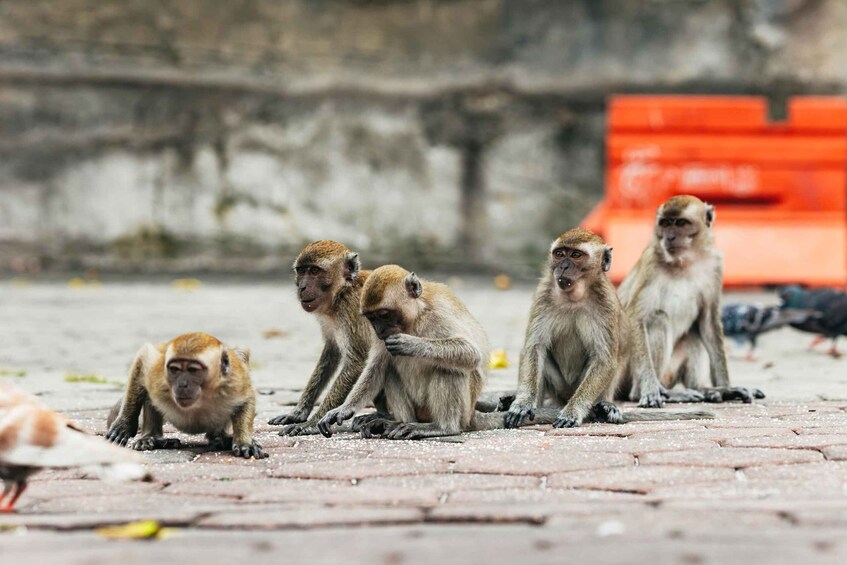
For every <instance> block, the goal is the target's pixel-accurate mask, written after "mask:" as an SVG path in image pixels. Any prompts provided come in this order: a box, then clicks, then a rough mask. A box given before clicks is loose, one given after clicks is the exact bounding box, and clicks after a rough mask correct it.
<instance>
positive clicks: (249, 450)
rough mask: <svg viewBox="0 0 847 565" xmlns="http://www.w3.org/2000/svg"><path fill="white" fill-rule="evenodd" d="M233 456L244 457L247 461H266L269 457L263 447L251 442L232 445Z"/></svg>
mask: <svg viewBox="0 0 847 565" xmlns="http://www.w3.org/2000/svg"><path fill="white" fill-rule="evenodd" d="M232 454H233V455H234V456H236V457H243V458H245V459H250V458H251V457H252V458H253V459H264V458H266V457H267V456H268V454H267V453H265V452H264V450H262V446H261V445H259V444H258V443H256V442H255V441H251V442H250V443H235V442H233V443H232Z"/></svg>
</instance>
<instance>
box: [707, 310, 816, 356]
mask: <svg viewBox="0 0 847 565" xmlns="http://www.w3.org/2000/svg"><path fill="white" fill-rule="evenodd" d="M819 316H820V313H818V312H816V311H815V310H812V309H802V308H782V307H780V306H764V305H762V304H726V305H724V307H723V308H722V309H721V324H722V325H723V334H724V335H725V336H726V337H732V338H735V341H736V342H737V343H738V344H739V345H740V344H742V343H743V342H744V341H745V340H746V341H747V342H749V343H750V351H749V352H748V353H747V356H746V357H745V358H746V359H747V360H748V361H753V360H754V356H753V354H754V352H755V350H756V345H757V339H758V337H759V334H763V333H765V332H769V331H771V330H775V329H778V328H781V327H783V326H787V325H788V324H795V323H797V324H800V323H804V322H806V321H808V320H809V319H815V318H817V317H819Z"/></svg>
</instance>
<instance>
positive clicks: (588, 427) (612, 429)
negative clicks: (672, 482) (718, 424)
mask: <svg viewBox="0 0 847 565" xmlns="http://www.w3.org/2000/svg"><path fill="white" fill-rule="evenodd" d="M703 421H705V420H703ZM698 422H699V421H698ZM703 427H704V426H703V424H701V423H695V421H694V420H686V421H680V422H674V421H671V422H630V423H628V424H620V425H615V424H583V425H581V426H579V427H578V428H545V429H546V430H547V435H550V436H582V435H585V436H593V435H596V436H618V437H625V436H631V435H633V434H638V433H645V432H652V431H671V430H696V429H702V428H703Z"/></svg>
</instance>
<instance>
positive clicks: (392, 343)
mask: <svg viewBox="0 0 847 565" xmlns="http://www.w3.org/2000/svg"><path fill="white" fill-rule="evenodd" d="M418 339H419V338H417V337H415V336H413V335H408V334H394V335H390V336H388V337H387V338H385V348H386V349H387V350H388V352H389V353H390V354H392V355H405V356H409V357H414V356H415V355H417V353H418V351H417V341H418Z"/></svg>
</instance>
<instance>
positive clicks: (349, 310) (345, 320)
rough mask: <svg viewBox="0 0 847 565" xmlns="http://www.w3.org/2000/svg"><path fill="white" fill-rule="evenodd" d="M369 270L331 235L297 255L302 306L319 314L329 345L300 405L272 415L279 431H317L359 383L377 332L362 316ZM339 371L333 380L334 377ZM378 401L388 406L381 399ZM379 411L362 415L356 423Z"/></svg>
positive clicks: (296, 281)
mask: <svg viewBox="0 0 847 565" xmlns="http://www.w3.org/2000/svg"><path fill="white" fill-rule="evenodd" d="M369 275H370V271H363V270H361V265H360V263H359V254H358V253H354V252H353V251H350V249H348V248H347V247H346V246H345V245H343V244H341V243H338V242H336V241H331V240H322V241H315V242H313V243H310V244H309V245H307V246H306V247H305V248H304V249H303V250H302V251H301V252H300V254H299V255H298V256H297V259H296V260H295V261H294V277H295V281H294V282H295V284H296V285H297V298H298V299H299V300H300V305H301V306H302V308H303V310H305V311H306V312H309V313H311V314H314V315H315V316H316V317H317V318H318V322H319V323H320V326H321V333H322V334H323V340H324V347H323V351H322V352H321V356H320V359H319V360H318V364H317V366H315V369H314V370H313V371H312V375H311V376H310V377H309V380H308V382H307V383H306V387H305V388H304V389H303V393H302V394H301V395H300V400H299V401H298V402H297V406H296V407H295V408H294V410H293V411H292V412H290V413H289V414H282V415H280V416H276V417H274V418H271V419H270V420H269V421H268V423H269V424H271V425H284V426H285V427H284V428H283V429H282V431H281V432H280V433H279V435H291V436H295V435H301V434H310V433H317V428H316V427H315V426H316V424H317V422H318V420H320V418H322V417H323V415H324V414H326V413H327V411H329V410H331V409H332V408H336V407H338V406H340V405H341V403H342V402H344V399H345V398H347V395H348V394H349V393H350V390H351V389H352V388H353V385H354V384H356V380H358V378H359V375H360V374H361V373H362V369H364V367H365V362H366V361H367V358H368V351H369V350H370V347H371V344H372V342H374V341H376V335H375V334H374V332H373V329H372V328H371V325H370V324H369V323H368V321H367V320H366V319H365V318H363V317H362V314H361V311H360V307H359V301H360V297H361V294H362V286H363V285H364V283H365V281H366V280H367V278H368V276H369ZM333 377H334V380H333ZM330 381H332V385H331V386H330V388H329V391H328V392H327V394H326V396H325V397H324V399H323V401H322V402H321V403H320V406H318V409H317V410H315V412H314V414H312V415H311V417H310V413H311V412H312V408H313V407H314V405H315V402H317V400H318V397H319V396H320V394H321V392H323V390H324V389H325V388H326V387H327V385H329V383H330ZM376 404H377V407H378V409H379V410H380V411H383V412H384V407H383V405H382V402H381V399H377V400H376ZM372 417H375V416H362V417H360V418H359V419H357V421H355V422H354V427H357V426H358V425H361V423H362V422H363V421H367V420H368V419H370V418H372Z"/></svg>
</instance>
